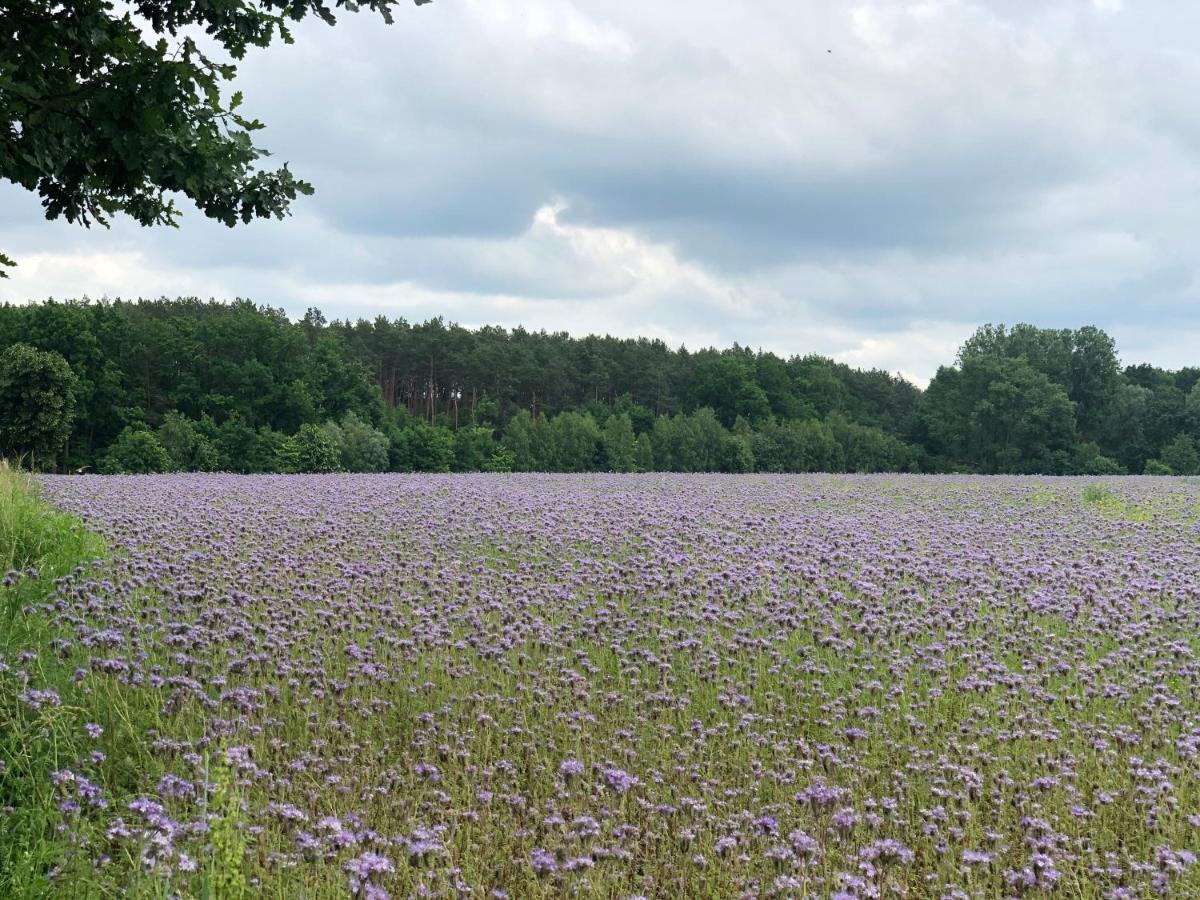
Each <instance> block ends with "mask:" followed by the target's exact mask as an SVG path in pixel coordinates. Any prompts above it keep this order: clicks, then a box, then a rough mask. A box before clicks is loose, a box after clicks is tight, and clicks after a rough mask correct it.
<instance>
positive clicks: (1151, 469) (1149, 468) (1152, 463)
mask: <svg viewBox="0 0 1200 900" xmlns="http://www.w3.org/2000/svg"><path fill="white" fill-rule="evenodd" d="M1142 474H1143V475H1174V474H1175V470H1174V469H1172V468H1171V467H1170V466H1168V465H1167V464H1166V463H1165V462H1163V461H1162V460H1161V459H1148V460H1146V465H1145V468H1143V469H1142Z"/></svg>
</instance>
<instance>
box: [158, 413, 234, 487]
mask: <svg viewBox="0 0 1200 900" xmlns="http://www.w3.org/2000/svg"><path fill="white" fill-rule="evenodd" d="M157 437H158V442H159V443H160V444H162V446H163V449H164V450H166V451H167V456H168V457H169V458H170V460H171V465H170V470H171V471H172V472H212V471H214V470H215V469H216V468H217V466H218V464H219V462H220V457H219V454H218V453H217V448H216V446H215V445H214V444H213V442H212V441H210V440H209V439H208V437H207V436H206V435H205V434H204V433H203V432H202V431H201V430H200V428H199V427H198V426H197V424H196V423H195V422H193V421H192V420H191V419H189V418H188V417H187V416H185V415H183V414H182V413H178V412H176V411H175V410H171V412H169V413H167V414H166V416H165V417H164V418H163V423H162V425H160V426H159V427H158V432H157Z"/></svg>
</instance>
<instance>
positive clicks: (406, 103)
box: [0, 0, 1200, 383]
mask: <svg viewBox="0 0 1200 900" xmlns="http://www.w3.org/2000/svg"><path fill="white" fill-rule="evenodd" d="M1198 33H1200V4H1197V3H1195V2H1194V0H1177V2H1175V0H1136V2H1135V0H1128V2H1123V0H924V2H885V0H864V2H853V0H847V2H840V0H839V2H830V0H755V2H753V3H733V2H728V0H726V2H716V0H686V2H685V0H654V2H647V0H511V2H510V0H436V2H435V3H434V4H433V5H431V6H423V7H421V8H419V9H418V8H416V7H413V6H407V5H405V6H402V7H401V8H400V10H399V11H398V14H397V17H396V24H395V25H393V26H390V27H388V26H385V25H383V24H381V23H380V22H379V21H378V20H377V19H374V18H372V17H371V16H369V15H367V14H360V15H357V16H355V15H348V16H346V17H345V18H344V19H343V21H342V22H341V23H340V24H339V25H338V26H337V27H336V28H332V29H331V28H329V27H327V26H325V25H323V24H320V23H317V22H313V23H308V24H306V25H305V26H304V27H301V28H300V29H299V30H298V32H297V38H298V39H297V42H296V44H295V45H293V46H290V47H287V46H278V47H274V48H271V49H269V50H266V51H259V52H258V53H257V55H252V56H251V57H250V58H248V59H247V60H246V61H244V62H243V64H242V66H241V72H240V75H239V79H238V87H239V88H240V89H242V90H243V91H244V92H245V94H246V98H247V103H246V106H247V108H248V110H249V112H250V113H251V114H253V115H256V116H258V117H259V118H261V119H263V120H264V121H265V122H266V124H267V126H268V127H267V129H266V130H265V131H263V132H259V134H258V140H259V143H260V144H262V145H263V146H266V147H268V148H270V149H271V150H272V151H274V153H275V156H274V160H275V161H279V162H283V161H287V162H288V163H289V164H290V165H291V167H292V168H293V169H294V170H295V171H296V172H297V173H298V174H300V175H301V176H302V177H304V178H306V179H308V180H309V181H311V182H313V184H314V185H315V186H316V188H317V193H316V195H315V196H313V197H311V198H303V199H302V200H301V201H299V202H298V203H297V204H296V205H295V210H294V211H295V215H294V216H293V217H292V218H290V219H288V220H286V221H283V222H278V221H269V222H256V223H254V224H252V225H250V226H247V227H239V228H238V229H234V230H229V229H226V228H224V227H223V226H220V225H217V224H215V223H211V222H209V221H207V220H205V219H204V218H203V216H202V215H201V214H200V213H199V212H197V211H195V210H194V209H193V208H191V207H190V206H189V205H186V204H185V210H186V212H185V218H184V221H183V225H182V228H180V229H179V230H178V231H173V230H169V229H153V230H150V229H140V228H138V227H137V226H133V225H131V224H129V223H120V224H118V225H116V226H115V227H114V228H112V230H111V231H107V232H106V231H103V230H96V229H93V230H91V231H85V230H82V229H79V228H77V227H74V226H70V225H66V224H64V223H61V222H53V223H51V222H46V221H44V220H43V219H42V217H41V210H40V206H39V202H38V200H37V198H35V197H33V196H32V195H27V194H24V193H22V192H21V191H19V190H17V189H15V188H14V187H13V186H12V185H10V184H8V183H7V182H5V183H0V249H2V250H4V251H5V252H7V253H8V254H9V255H10V256H14V257H16V259H17V260H18V262H19V264H20V265H19V267H18V268H17V269H16V270H15V271H14V274H13V277H12V278H11V279H10V280H8V281H0V300H12V301H22V300H25V299H31V298H32V299H38V298H44V297H47V296H54V297H58V298H63V297H70V296H83V295H88V296H91V297H101V296H105V295H107V296H109V297H116V296H122V297H136V296H143V297H149V296H162V295H166V296H174V295H178V294H188V295H198V296H202V297H216V298H233V297H239V296H240V297H249V298H252V299H254V300H255V301H258V302H261V303H266V304H270V305H272V306H282V307H284V308H285V309H287V310H288V311H289V312H291V313H293V314H296V315H300V314H302V313H303V311H304V310H305V309H306V308H307V307H309V306H314V305H315V306H319V307H320V308H321V309H322V310H324V311H325V313H326V315H327V316H328V317H330V318H335V317H336V318H343V317H351V318H355V317H359V316H367V317H373V316H375V315H377V314H380V313H382V314H385V315H388V316H404V317H406V318H408V319H410V320H419V319H424V318H427V317H430V316H434V315H442V316H445V317H446V318H447V319H450V320H454V321H458V322H461V323H463V324H465V325H480V324H485V323H497V324H503V325H516V324H524V325H525V326H527V327H530V328H535V329H536V328H546V329H549V330H566V331H570V332H572V333H574V334H586V333H588V332H598V333H611V334H618V335H648V336H654V337H661V338H664V339H666V340H667V341H668V342H669V343H671V344H673V345H677V344H680V343H684V344H686V345H687V346H689V347H691V348H695V347H698V346H702V345H718V346H725V345H728V344H730V343H732V342H734V341H737V342H739V343H742V344H749V345H751V346H755V347H763V348H765V349H769V350H774V351H776V352H779V353H782V354H785V355H790V354H793V353H808V352H820V353H824V354H828V355H831V356H834V357H836V358H838V359H841V360H844V361H846V362H849V363H852V364H855V365H863V366H875V367H880V368H885V369H889V370H892V371H899V372H902V373H903V374H905V375H906V376H908V377H910V378H912V379H913V380H914V381H916V382H918V383H924V382H925V381H926V380H927V379H928V378H929V377H930V376H931V375H932V374H933V372H934V371H935V370H936V367H937V365H938V364H939V363H940V362H949V361H950V360H951V359H952V358H953V355H954V351H955V348H956V347H957V346H958V344H959V343H960V342H961V340H962V339H963V338H964V337H966V336H967V335H968V334H970V332H971V331H972V330H973V329H974V328H975V326H976V325H978V324H981V323H984V322H1007V323H1014V322H1018V321H1027V322H1033V323H1035V324H1038V325H1044V326H1055V327H1061V326H1077V325H1082V324H1096V325H1099V326H1101V327H1103V328H1105V329H1107V330H1109V332H1110V333H1112V334H1113V335H1114V336H1115V337H1116V338H1117V341H1118V346H1119V349H1120V352H1121V356H1122V358H1123V360H1125V361H1126V362H1141V361H1149V362H1154V363H1157V364H1159V365H1165V366H1172V367H1177V366H1180V365H1184V364H1187V363H1193V364H1195V363H1200V350H1197V349H1196V348H1197V347H1200V342H1198V339H1200V302H1198V301H1200V277H1198V276H1200V268H1198V265H1200V252H1198V251H1200V202H1197V201H1198V199H1200V195H1198V189H1200V115H1198V114H1197V107H1196V97H1197V96H1200V54H1197V53H1196V51H1195V39H1196V35H1197V34H1198Z"/></svg>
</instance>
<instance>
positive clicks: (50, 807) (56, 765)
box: [0, 462, 105, 897]
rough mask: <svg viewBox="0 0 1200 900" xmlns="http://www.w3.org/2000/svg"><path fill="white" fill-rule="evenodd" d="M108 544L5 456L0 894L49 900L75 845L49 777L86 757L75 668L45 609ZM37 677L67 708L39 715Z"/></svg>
mask: <svg viewBox="0 0 1200 900" xmlns="http://www.w3.org/2000/svg"><path fill="white" fill-rule="evenodd" d="M104 549H105V548H104V543H103V542H102V541H101V540H100V538H99V537H97V536H96V535H94V534H92V533H91V532H89V531H88V530H87V529H86V528H84V527H83V524H82V523H81V522H80V521H79V520H78V519H76V518H75V517H73V516H69V515H66V514H65V513H61V512H59V511H57V510H55V509H54V508H53V507H51V506H49V505H48V504H46V503H45V502H44V501H43V500H42V499H41V497H40V495H39V490H38V486H37V483H36V482H35V481H34V480H33V479H32V478H30V477H29V476H28V475H25V474H24V473H21V472H18V471H16V470H14V469H12V468H10V467H8V466H7V465H5V464H4V463H2V462H0V579H2V581H0V896H3V897H32V896H49V895H52V894H53V892H54V888H53V887H52V885H51V883H50V876H51V875H52V873H53V871H54V868H55V866H58V865H60V863H61V861H62V860H63V859H64V858H65V856H66V854H67V848H66V847H64V846H63V845H62V842H61V839H60V838H59V837H58V836H57V834H56V832H55V825H56V823H57V811H56V809H55V802H54V801H55V798H54V797H53V795H52V790H51V787H50V773H51V772H54V771H56V770H58V769H60V768H63V767H64V766H69V765H74V763H75V760H76V759H78V758H79V757H80V756H83V755H85V753H86V750H85V748H84V746H83V740H82V735H81V734H80V733H79V732H80V726H79V725H78V724H76V723H75V722H74V719H75V718H76V716H75V710H74V709H73V708H72V707H71V705H70V703H69V698H70V696H71V683H70V672H69V670H67V671H64V670H63V669H62V667H61V666H59V665H57V664H56V661H55V660H54V659H53V656H52V654H51V653H50V652H49V649H48V644H49V642H50V641H51V640H52V639H53V637H54V636H55V634H54V631H53V626H52V624H51V620H50V618H49V617H48V616H47V615H46V614H45V612H44V609H43V607H44V605H45V604H46V603H47V602H48V601H49V600H50V599H51V597H52V595H53V593H54V589H55V580H56V579H59V578H62V577H64V576H67V575H70V574H72V573H77V572H79V571H80V569H81V567H85V566H87V565H88V564H90V563H91V562H92V561H93V560H94V559H96V558H97V557H99V556H101V555H102V554H103V552H104ZM34 682H36V684H37V686H38V688H39V689H44V688H48V689H50V690H53V691H55V692H56V693H57V694H58V695H59V696H60V697H61V698H68V699H66V700H62V701H61V705H59V706H56V707H54V708H53V709H50V710H47V711H43V712H42V714H40V715H34V714H31V710H30V709H29V704H28V703H27V702H25V701H24V700H23V699H22V694H23V693H24V692H25V691H26V690H27V689H28V687H29V686H30V685H31V684H32V683H34Z"/></svg>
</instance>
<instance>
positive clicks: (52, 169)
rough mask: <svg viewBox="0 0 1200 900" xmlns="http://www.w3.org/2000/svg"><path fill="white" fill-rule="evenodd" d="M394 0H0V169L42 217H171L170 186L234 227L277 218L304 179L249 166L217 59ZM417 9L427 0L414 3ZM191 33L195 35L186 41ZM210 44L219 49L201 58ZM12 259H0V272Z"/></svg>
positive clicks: (253, 156) (235, 97)
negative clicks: (297, 27) (311, 19)
mask: <svg viewBox="0 0 1200 900" xmlns="http://www.w3.org/2000/svg"><path fill="white" fill-rule="evenodd" d="M399 2H400V0H360V2H359V3H357V4H353V3H348V2H344V0H336V2H335V3H334V4H333V6H331V5H330V4H328V3H326V2H325V0H222V2H219V3H195V2H192V0H135V2H133V3H131V4H129V6H128V8H126V7H125V6H122V7H121V8H120V9H115V8H114V5H113V3H112V2H111V0H69V2H57V0H8V2H6V3H5V4H4V6H3V15H2V16H0V178H6V179H8V180H10V181H12V182H15V183H16V184H19V185H21V186H22V187H24V188H26V189H28V190H30V191H36V192H37V193H38V194H39V195H40V196H41V198H42V205H43V206H44V207H45V210H46V217H47V218H50V219H56V218H59V217H60V216H61V217H63V218H65V219H67V221H69V222H78V223H80V224H83V225H88V224H90V223H92V222H97V223H100V224H106V223H107V221H108V219H109V217H110V216H112V215H113V214H115V213H118V212H121V213H126V214H127V215H129V216H131V217H133V219H134V220H136V221H137V222H139V223H140V224H142V225H159V224H173V223H174V222H175V220H176V218H177V217H178V215H179V212H178V210H177V209H176V207H175V203H174V199H173V195H183V196H185V197H187V198H189V199H190V200H192V201H193V202H194V203H195V204H196V205H197V206H198V207H199V208H200V209H201V210H202V211H203V212H204V214H205V215H207V216H209V217H211V218H214V219H217V220H219V221H221V222H224V223H225V224H227V225H234V224H235V223H237V222H238V221H242V222H249V221H250V220H251V219H254V218H265V217H269V216H277V217H281V216H283V215H284V214H285V213H286V212H287V210H288V207H289V205H290V203H291V202H292V200H294V199H295V198H296V196H297V195H298V194H308V193H312V188H311V187H310V186H309V185H308V184H307V183H305V182H303V181H300V180H298V179H297V178H296V177H295V176H294V175H293V174H292V173H291V172H290V171H289V170H288V168H287V166H286V164H285V165H284V166H282V167H280V168H279V169H276V170H274V171H263V170H260V169H258V168H256V166H255V164H256V163H257V162H258V160H260V159H261V158H262V157H264V156H267V155H268V154H267V152H266V151H265V150H263V149H261V148H259V147H256V146H255V145H254V144H253V143H252V141H251V132H253V131H255V130H257V129H259V128H261V127H262V124H261V123H260V122H257V121H255V120H253V119H247V118H244V117H242V116H241V115H240V114H239V112H238V110H239V108H240V107H241V103H242V95H241V93H240V92H234V93H232V94H230V95H229V96H228V97H225V96H223V93H222V83H223V82H229V81H231V80H232V79H233V77H234V75H235V74H236V68H235V66H234V65H233V64H232V62H231V60H240V59H241V58H242V57H243V56H244V55H245V53H246V50H247V49H249V48H250V47H267V46H269V45H270V44H271V43H272V42H273V41H275V40H276V39H281V40H283V41H285V42H288V43H290V42H291V35H290V33H289V31H288V26H289V25H290V24H291V23H294V22H297V21H299V20H301V19H303V18H305V17H307V16H309V15H315V16H317V17H319V18H321V19H323V20H324V21H326V22H328V23H329V24H331V25H332V24H333V23H334V22H335V21H336V19H335V15H334V12H335V9H336V10H346V11H350V10H354V9H357V8H359V7H366V8H368V9H371V10H373V11H375V12H377V13H379V14H380V15H381V16H382V17H383V18H384V19H385V20H386V21H388V22H390V21H391V12H392V9H393V7H395V6H396V5H398V3H399ZM415 2H416V4H417V5H421V4H423V3H428V2H430V0H415ZM189 31H193V32H196V31H202V32H204V33H205V40H204V42H203V45H204V49H202V46H201V44H199V43H197V42H196V41H195V40H193V38H192V37H190V36H187V33H188V32H189ZM214 45H216V46H219V47H220V49H221V50H223V51H224V54H225V57H224V58H220V59H218V58H215V57H214V56H212V55H211V53H212V50H211V49H208V48H212V47H213V46H214ZM12 264H13V262H12V260H10V259H8V258H7V257H5V256H3V255H2V254H0V277H3V272H4V269H3V267H4V266H5V265H12Z"/></svg>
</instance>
